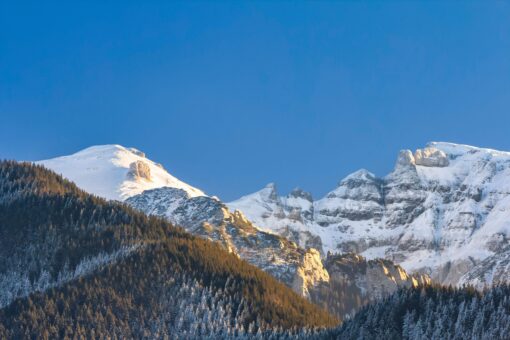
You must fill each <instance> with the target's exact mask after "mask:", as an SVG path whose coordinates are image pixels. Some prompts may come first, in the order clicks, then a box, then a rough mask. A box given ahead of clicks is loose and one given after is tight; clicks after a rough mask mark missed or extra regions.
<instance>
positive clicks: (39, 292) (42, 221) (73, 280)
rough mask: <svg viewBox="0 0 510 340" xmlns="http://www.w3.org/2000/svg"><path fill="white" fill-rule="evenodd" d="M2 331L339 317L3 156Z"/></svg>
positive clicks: (208, 327)
mask: <svg viewBox="0 0 510 340" xmlns="http://www.w3.org/2000/svg"><path fill="white" fill-rule="evenodd" d="M0 306H3V309H1V310H0V337H6V338H15V337H33V336H43V337H47V338H55V337H64V336H70V337H72V336H74V335H83V336H86V337H93V336H100V335H109V336H113V335H116V336H119V337H128V338H130V337H141V336H147V337H155V336H161V335H162V334H170V335H177V334H187V335H189V336H191V335H196V336H199V335H200V336H205V335H210V336H216V335H218V334H226V333H228V332H230V334H241V333H246V332H248V333H250V332H251V333H255V332H261V331H264V330H271V329H283V330H285V329H290V328H295V327H297V328H299V327H315V326H333V325H335V324H337V322H338V321H337V320H336V319H334V318H332V317H331V316H329V315H328V314H327V313H326V312H324V311H323V310H321V309H319V308H318V307H316V306H314V305H312V304H310V303H309V302H307V301H306V300H305V299H303V298H301V297H299V296H298V295H297V294H295V293H294V292H293V291H291V290H290V289H289V288H287V287H286V286H284V285H283V284H281V283H279V282H278V281H276V280H275V279H274V278H272V277H271V276H270V275H268V274H266V273H264V272H262V271H261V270H259V269H258V268H256V267H254V266H251V265H249V264H247V263H246V262H244V261H241V260H240V259H238V258H237V257H236V256H234V255H232V254H229V253H227V252H226V251H224V250H223V249H222V248H221V247H219V246H218V245H215V244H213V243H211V242H209V241H206V240H203V239H199V238H197V237H194V236H191V235H189V234H188V233H186V232H184V231H183V230H181V229H178V228H175V227H173V226H172V225H170V224H169V223H167V222H165V221H163V220H161V219H159V218H154V217H147V216H145V215H144V214H142V213H138V212H135V211H134V210H132V209H130V208H128V207H126V206H124V205H122V204H119V203H112V202H107V201H105V200H103V199H100V198H97V197H93V196H91V195H88V194H86V193H84V192H83V191H81V190H79V189H78V188H76V186H74V185H73V184H72V183H70V182H68V181H66V180H64V179H62V178H61V177H60V176H58V175H56V174H54V173H52V172H50V171H48V170H45V169H43V168H42V167H39V166H34V165H31V164H20V163H16V162H9V161H3V162H0Z"/></svg>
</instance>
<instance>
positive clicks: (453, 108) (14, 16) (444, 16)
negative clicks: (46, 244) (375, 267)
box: [0, 1, 510, 200]
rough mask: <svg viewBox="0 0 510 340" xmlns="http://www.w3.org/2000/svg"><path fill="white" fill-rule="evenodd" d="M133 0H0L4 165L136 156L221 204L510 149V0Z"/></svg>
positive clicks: (318, 190)
mask: <svg viewBox="0 0 510 340" xmlns="http://www.w3.org/2000/svg"><path fill="white" fill-rule="evenodd" d="M43 3H44V4H43ZM140 3H141V2H140ZM140 3H138V4H136V3H135V2H129V1H125V2H124V1H123V2H120V1H118V2H115V1H106V2H104V4H101V3H100V2H99V1H97V2H92V1H87V2H81V3H80V2H72V4H70V2H53V1H49V2H42V1H39V2H33V3H28V2H23V1H11V2H10V3H8V2H7V1H4V2H1V3H0V158H10V159H18V160H37V159H45V158H50V157H54V156H58V155H64V154H69V153H72V152H75V151H78V150H80V149H82V148H85V147H87V146H90V145H95V144H111V143H116V144H122V145H125V146H135V147H137V148H139V149H141V150H143V151H145V152H146V153H147V154H148V156H149V157H150V158H151V159H153V160H156V161H158V162H161V163H163V164H164V165H165V167H166V168H167V169H169V171H170V172H171V173H172V174H174V175H176V176H178V177H179V178H181V179H183V180H185V181H187V182H189V183H191V184H193V185H195V186H198V187H200V188H202V189H204V190H206V191H207V192H209V193H211V194H216V195H218V196H220V197H221V198H223V199H225V200H230V199H234V198H236V197H238V196H240V195H242V194H246V193H249V192H251V191H255V190H257V189H259V188H260V187H261V186H263V185H265V184H266V183H268V182H272V181H274V182H276V183H277V184H278V186H279V189H280V190H281V191H282V193H285V192H287V191H289V190H290V189H292V188H293V187H295V186H301V187H303V188H304V189H306V190H309V191H311V192H312V193H313V194H314V196H321V195H323V194H324V193H326V192H327V191H328V190H330V189H333V188H334V187H335V185H336V183H337V182H338V181H339V180H340V179H341V178H342V177H344V176H345V175H347V174H349V173H350V172H352V171H355V170H357V169H359V168H366V169H368V170H370V171H372V172H374V173H376V174H377V175H385V174H386V173H387V172H389V171H390V170H391V168H392V167H393V165H394V162H395V159H396V156H397V153H398V150H400V149H402V148H409V149H415V148H418V147H422V146H423V145H424V144H425V143H426V142H428V141H432V140H441V141H452V142H458V143H464V144H473V145H479V146H486V147H492V148H496V149H503V150H510V110H509V109H510V4H509V3H508V2H497V1H490V2H488V1H480V2H469V1H462V2H461V1H452V2H439V1H437V2H436V1H424V2H419V1H407V2H406V1H403V2H389V1H370V2H365V3H363V2H354V1H345V2H308V3H303V2H294V1H293V2H281V3H277V2H272V1H270V2H261V3H255V2H250V3H244V2H243V3H241V2H218V3H214V4H213V3H212V2H206V3H200V2H192V3H190V2H188V3H184V2H182V3H179V2H172V3H170V4H169V3H168V2H167V1H161V2H157V1H149V2H148V4H144V5H141V4H140Z"/></svg>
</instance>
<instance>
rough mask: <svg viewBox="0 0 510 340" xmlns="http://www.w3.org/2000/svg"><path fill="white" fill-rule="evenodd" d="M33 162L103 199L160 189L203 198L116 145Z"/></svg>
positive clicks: (134, 152) (136, 153)
mask: <svg viewBox="0 0 510 340" xmlns="http://www.w3.org/2000/svg"><path fill="white" fill-rule="evenodd" d="M36 163H37V164H40V165H43V166H45V167H47V168H49V169H51V170H53V171H55V172H57V173H59V174H62V175H63V176H64V177H66V178H67V179H69V180H71V181H73V182H75V183H76V185H78V187H80V188H82V189H84V190H85V191H87V192H89V193H92V194H95V195H97V196H100V197H103V198H106V199H114V200H125V199H126V198H128V197H131V196H133V195H136V194H140V193H142V192H143V191H144V190H149V189H155V188H160V187H171V188H177V189H183V190H185V191H186V192H188V193H189V194H190V196H192V197H193V196H204V195H205V194H204V193H203V192H202V191H201V190H199V189H197V188H194V187H192V186H190V185H189V184H187V183H184V182H182V181H180V180H179V179H177V178H175V177H174V176H172V175H171V174H170V173H168V172H167V171H166V170H165V169H164V168H163V167H162V166H161V165H160V164H158V163H155V162H153V161H151V160H150V159H148V158H146V157H145V153H143V152H142V151H140V150H138V149H135V148H126V147H124V146H122V145H118V144H106V145H95V146H91V147H88V148H86V149H83V150H81V151H78V152H76V153H74V154H72V155H69V156H62V157H57V158H53V159H48V160H43V161H38V162H36Z"/></svg>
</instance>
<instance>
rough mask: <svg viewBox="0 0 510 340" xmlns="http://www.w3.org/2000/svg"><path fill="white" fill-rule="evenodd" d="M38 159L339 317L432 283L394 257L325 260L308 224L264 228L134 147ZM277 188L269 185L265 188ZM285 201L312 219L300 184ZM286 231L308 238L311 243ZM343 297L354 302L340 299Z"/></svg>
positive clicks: (87, 188) (93, 149)
mask: <svg viewBox="0 0 510 340" xmlns="http://www.w3.org/2000/svg"><path fill="white" fill-rule="evenodd" d="M37 163H39V164H42V165H44V166H46V167H49V168H50V169H52V170H54V171H56V172H57V173H60V174H62V175H63V176H64V177H67V178H68V179H70V180H72V181H74V182H75V183H76V184H77V185H78V186H79V187H81V188H82V189H84V190H85V191H88V192H90V193H93V194H96V195H98V196H102V197H105V198H110V199H116V200H123V201H125V202H126V203H127V204H129V205H131V206H133V207H134V208H136V209H138V210H140V211H143V212H145V213H147V214H149V215H155V216H160V217H163V218H165V219H167V220H169V221H171V222H172V223H174V224H175V225H179V226H182V227H183V228H185V229H186V230H187V231H189V232H191V233H193V234H195V235H199V236H201V237H203V238H206V239H209V240H212V241H216V242H218V243H220V244H221V245H222V246H223V247H224V248H225V249H227V250H228V251H229V252H231V253H234V254H236V255H237V256H238V257H240V258H242V259H244V260H246V261H247V262H249V263H251V264H253V265H256V266H257V267H259V268H261V269H262V270H264V271H266V272H267V273H269V274H271V275H272V276H274V277H276V278H277V279H279V280H280V281H282V282H284V283H285V284H287V285H288V286H289V287H291V288H293V289H294V291H296V292H298V293H299V294H300V295H302V296H306V297H308V298H309V299H310V300H312V301H313V302H316V303H318V304H320V305H322V306H324V307H326V308H328V309H329V310H330V311H331V312H332V313H335V314H336V315H337V316H340V317H343V316H345V314H346V313H352V311H353V310H355V309H357V308H359V307H360V306H361V305H363V304H365V303H367V302H368V301H372V300H374V299H376V298H379V297H381V296H382V295H384V294H389V293H391V292H393V291H395V290H396V289H397V288H398V287H400V286H411V285H416V284H428V283H429V279H428V277H426V276H419V275H418V276H410V275H408V274H407V273H405V271H403V270H402V269H401V268H400V267H398V268H400V269H397V266H395V265H394V264H389V262H388V263H382V262H367V261H366V260H365V259H363V258H361V257H356V260H346V259H347V258H348V256H347V257H345V258H342V260H338V261H336V262H335V261H333V260H332V258H329V260H328V259H325V260H323V259H322V258H321V254H320V253H319V251H317V250H316V249H314V248H317V249H321V248H322V247H321V243H320V237H319V236H316V235H312V234H311V233H310V232H308V231H307V230H305V229H303V230H299V232H298V231H296V230H294V229H291V228H288V232H289V234H288V235H285V234H283V235H279V234H278V233H275V232H273V231H271V230H262V229H260V228H259V227H258V226H256V225H254V224H253V223H252V222H250V221H249V220H248V219H247V218H246V217H245V216H244V215H243V213H242V212H241V211H240V210H232V211H230V210H229V208H228V207H227V206H226V205H225V204H224V203H223V202H221V201H219V200H218V199H217V198H215V197H209V196H207V195H205V194H204V193H203V192H202V191H201V190H199V189H196V188H193V187H191V186H189V185H188V184H186V183H184V182H181V181H179V180H178V179H176V178H175V177H173V176H171V175H170V174H169V173H168V172H166V170H164V169H163V168H162V166H160V165H158V164H157V163H154V162H153V161H151V160H149V159H147V158H145V155H144V154H143V153H142V152H140V151H138V150H136V149H132V148H125V147H122V146H119V145H105V146H95V147H90V148H88V149H85V150H83V151H80V152H78V153H76V154H74V155H71V156H65V157H59V158H55V159H52V160H47V161H41V162H37ZM273 189H274V188H269V189H268V192H271V191H272V190H273ZM273 199H277V197H273ZM285 202H286V204H287V205H289V206H290V205H292V206H296V211H299V214H298V215H300V214H302V215H303V218H301V217H300V216H298V215H296V216H294V215H292V213H291V214H290V217H291V218H295V219H296V221H303V220H304V219H310V218H311V217H312V214H311V211H307V209H308V210H309V208H310V207H311V203H309V202H311V196H309V195H308V194H306V193H304V192H302V191H299V190H295V191H294V192H293V193H292V195H290V196H289V197H288V199H286V200H285ZM298 208H299V209H298ZM282 214H283V213H282ZM282 216H283V215H282ZM287 237H288V238H291V239H296V238H297V239H299V238H306V239H307V240H308V242H307V244H306V245H307V247H301V246H299V245H297V244H296V243H295V242H292V241H289V240H288V239H287ZM312 246H313V247H312ZM335 263H336V264H335ZM339 263H342V265H338V264H339ZM325 264H326V265H328V266H329V267H328V268H329V269H327V268H325ZM402 272H403V273H404V274H405V275H401V273H402ZM395 273H397V274H398V275H397V274H395ZM367 287H370V289H367ZM345 296H349V298H350V299H352V301H351V302H349V303H347V302H346V303H338V299H339V298H341V299H344V297H345Z"/></svg>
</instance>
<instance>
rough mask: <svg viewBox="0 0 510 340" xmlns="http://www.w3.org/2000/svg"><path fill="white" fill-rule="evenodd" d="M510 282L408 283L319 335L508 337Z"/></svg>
mask: <svg viewBox="0 0 510 340" xmlns="http://www.w3.org/2000/svg"><path fill="white" fill-rule="evenodd" d="M509 337H510V286H508V285H501V286H497V287H494V288H491V289H488V290H485V291H483V292H480V291H477V290H474V289H473V288H470V287H467V288H451V287H441V286H427V287H422V288H404V289H401V290H399V291H397V292H396V293H394V294H393V295H391V296H389V297H387V298H384V299H382V300H381V301H379V302H377V303H373V304H370V305H368V306H366V307H364V308H363V309H361V310H360V311H359V312H358V313H357V314H356V315H355V316H354V318H353V319H351V320H349V321H347V322H345V323H344V324H343V325H342V326H341V327H339V328H337V329H331V330H326V331H324V332H321V333H320V334H318V335H316V338H319V339H322V338H339V339H388V340H389V339H392V340H393V339H410V340H414V339H416V340H418V339H437V340H439V339H508V338H509Z"/></svg>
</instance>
